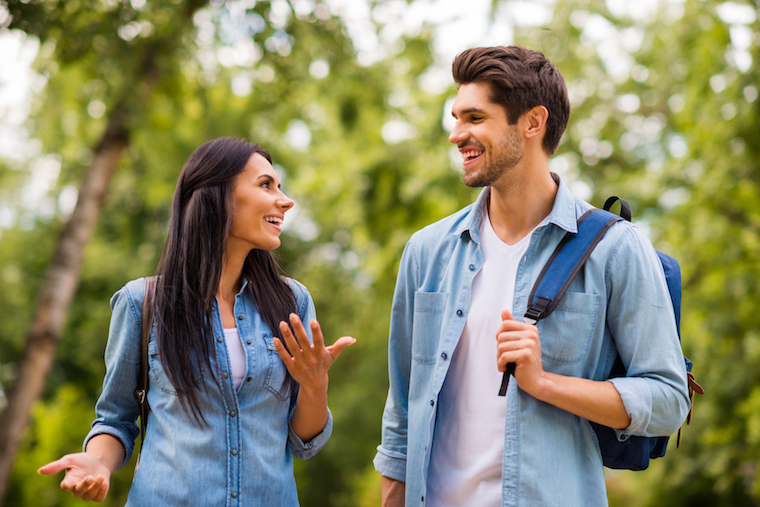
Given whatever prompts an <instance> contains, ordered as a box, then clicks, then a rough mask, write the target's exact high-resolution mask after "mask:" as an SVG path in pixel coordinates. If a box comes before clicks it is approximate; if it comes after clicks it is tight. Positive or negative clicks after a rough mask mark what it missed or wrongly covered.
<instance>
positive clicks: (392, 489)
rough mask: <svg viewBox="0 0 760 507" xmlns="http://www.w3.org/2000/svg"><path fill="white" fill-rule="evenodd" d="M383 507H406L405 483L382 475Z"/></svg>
mask: <svg viewBox="0 0 760 507" xmlns="http://www.w3.org/2000/svg"><path fill="white" fill-rule="evenodd" d="M381 488H382V489H381V491H382V493H381V503H380V505H381V507H404V493H405V490H406V488H405V483H403V482H401V481H397V480H394V479H391V478H389V477H386V476H383V477H382V486H381Z"/></svg>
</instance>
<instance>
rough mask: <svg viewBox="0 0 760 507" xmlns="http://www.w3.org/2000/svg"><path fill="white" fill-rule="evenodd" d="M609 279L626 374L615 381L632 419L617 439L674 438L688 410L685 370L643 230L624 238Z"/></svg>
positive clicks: (612, 320) (610, 320)
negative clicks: (633, 437)
mask: <svg viewBox="0 0 760 507" xmlns="http://www.w3.org/2000/svg"><path fill="white" fill-rule="evenodd" d="M606 277H607V281H608V287H610V292H609V301H608V307H607V324H608V326H609V329H610V332H611V333H612V336H613V338H614V340H615V346H616V348H617V351H618V354H619V355H620V358H621V359H622V361H623V364H624V365H625V367H626V371H627V374H626V376H625V377H620V378H613V379H610V382H612V384H613V385H614V386H615V388H616V389H617V391H618V393H619V394H620V397H621V398H622V400H623V405H624V406H625V409H626V412H627V413H628V416H629V417H630V418H631V423H630V425H629V426H628V427H627V428H625V429H624V430H618V431H616V433H617V436H618V439H620V440H625V439H626V438H628V436H630V435H640V436H647V437H652V436H669V435H672V434H673V433H675V432H676V431H677V430H678V428H679V427H680V426H681V424H683V421H684V419H685V418H686V415H687V413H688V411H689V398H688V388H687V380H686V366H685V364H684V359H683V352H682V349H681V345H680V342H679V338H678V332H677V329H676V322H675V317H674V314H673V306H672V302H671V300H670V296H669V292H668V287H667V283H666V281H665V275H664V272H663V269H662V266H661V264H660V261H659V259H658V257H657V253H656V252H655V250H654V248H653V247H652V245H651V243H650V242H649V240H648V239H647V238H646V237H645V236H644V235H643V233H642V232H641V231H640V230H639V229H638V228H636V227H628V229H627V230H626V231H625V232H624V233H623V234H622V235H621V236H620V239H619V240H618V244H617V245H616V247H615V250H614V252H613V254H612V256H611V257H610V260H609V263H608V266H607V271H606Z"/></svg>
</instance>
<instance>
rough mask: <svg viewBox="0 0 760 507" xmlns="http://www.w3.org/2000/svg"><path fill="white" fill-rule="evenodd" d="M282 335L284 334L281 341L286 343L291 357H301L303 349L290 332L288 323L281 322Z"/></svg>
mask: <svg viewBox="0 0 760 507" xmlns="http://www.w3.org/2000/svg"><path fill="white" fill-rule="evenodd" d="M280 334H282V338H281V340H282V341H283V342H284V343H283V345H285V346H286V347H287V348H288V352H290V355H291V356H293V357H295V356H296V355H300V353H301V347H300V346H299V345H298V342H297V341H296V339H295V337H294V336H293V333H292V332H291V331H290V326H288V323H287V322H285V321H284V320H283V321H280Z"/></svg>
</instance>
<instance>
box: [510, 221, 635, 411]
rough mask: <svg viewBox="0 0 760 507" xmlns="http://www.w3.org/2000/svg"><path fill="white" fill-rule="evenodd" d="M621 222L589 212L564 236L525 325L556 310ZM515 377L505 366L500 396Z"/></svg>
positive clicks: (532, 298)
mask: <svg viewBox="0 0 760 507" xmlns="http://www.w3.org/2000/svg"><path fill="white" fill-rule="evenodd" d="M629 209H630V208H629ZM621 220H622V218H621V217H619V216H617V215H614V214H612V213H609V212H607V211H603V210H598V209H591V210H589V211H587V212H586V213H584V214H583V216H581V217H580V218H579V219H578V232H577V233H571V232H568V233H566V234H565V236H564V237H563V238H562V241H560V242H559V245H557V248H556V249H555V250H554V253H552V255H551V257H549V260H548V261H547V262H546V264H545V265H544V268H543V269H542V270H541V273H540V274H539V275H538V278H537V279H536V283H535V284H533V289H531V291H530V296H529V297H528V311H527V312H525V318H524V322H527V323H529V324H535V323H536V322H538V321H539V320H541V319H543V318H544V317H547V316H548V315H550V314H551V313H552V312H553V311H554V309H555V308H557V305H558V304H559V302H560V300H561V299H562V296H564V295H565V292H567V289H568V287H570V283H571V282H572V281H573V279H574V278H575V276H576V275H577V274H578V273H579V272H580V270H581V268H582V267H583V265H584V264H585V263H586V260H588V258H589V256H590V255H591V252H593V251H594V248H595V247H596V245H597V244H598V243H599V241H601V240H602V238H603V237H604V234H605V233H606V232H607V230H608V229H609V228H610V227H612V225H613V224H614V223H615V222H619V221H621ZM514 373H515V363H508V364H507V370H506V371H505V372H504V376H503V377H502V380H501V389H499V396H504V395H506V393H507V387H508V386H509V376H510V375H514Z"/></svg>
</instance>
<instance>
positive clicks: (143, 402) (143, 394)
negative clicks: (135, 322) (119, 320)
mask: <svg viewBox="0 0 760 507" xmlns="http://www.w3.org/2000/svg"><path fill="white" fill-rule="evenodd" d="M155 301H156V277H155V276H150V277H146V278H145V294H144V297H143V304H142V325H141V339H140V368H139V370H138V373H137V389H135V397H136V398H137V401H138V402H139V403H140V434H141V435H142V437H141V439H140V452H142V446H143V443H144V442H145V428H146V426H147V425H148V413H149V412H150V405H148V386H149V380H148V342H149V341H150V333H151V331H152V328H153V314H154V312H155ZM137 461H138V465H139V462H140V455H139V453H138V457H137Z"/></svg>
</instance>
